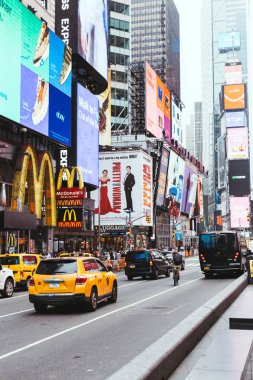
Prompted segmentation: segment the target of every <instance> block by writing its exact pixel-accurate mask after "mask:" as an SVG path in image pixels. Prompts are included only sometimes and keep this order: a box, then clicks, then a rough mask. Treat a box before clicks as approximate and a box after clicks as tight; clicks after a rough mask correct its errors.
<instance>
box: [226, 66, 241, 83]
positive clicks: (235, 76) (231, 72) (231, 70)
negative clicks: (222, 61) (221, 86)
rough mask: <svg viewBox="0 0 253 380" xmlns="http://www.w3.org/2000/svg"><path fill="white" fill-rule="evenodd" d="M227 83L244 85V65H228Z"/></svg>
mask: <svg viewBox="0 0 253 380" xmlns="http://www.w3.org/2000/svg"><path fill="white" fill-rule="evenodd" d="M225 81H226V84H240V83H242V65H226V66H225Z"/></svg>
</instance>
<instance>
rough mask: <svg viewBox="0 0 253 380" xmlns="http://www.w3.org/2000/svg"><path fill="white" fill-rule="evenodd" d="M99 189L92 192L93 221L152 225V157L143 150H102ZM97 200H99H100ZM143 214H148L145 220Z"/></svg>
mask: <svg viewBox="0 0 253 380" xmlns="http://www.w3.org/2000/svg"><path fill="white" fill-rule="evenodd" d="M99 173H100V178H99V182H100V184H99V186H100V187H99V190H96V191H95V192H94V199H95V207H96V208H95V224H96V225H98V214H100V225H124V226H126V225H127V223H128V221H129V218H130V213H129V212H128V211H129V210H131V223H132V225H133V226H152V225H153V174H152V158H151V157H150V156H149V155H147V154H146V153H144V152H142V151H130V152H125V151H124V152H119V151H113V152H102V153H100V157H99ZM99 200H100V201H99ZM146 215H148V216H150V220H148V221H147V219H148V218H146Z"/></svg>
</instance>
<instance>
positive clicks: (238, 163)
mask: <svg viewBox="0 0 253 380" xmlns="http://www.w3.org/2000/svg"><path fill="white" fill-rule="evenodd" d="M228 179H229V195H233V196H237V197H240V196H244V195H249V191H250V185H249V184H250V182H249V160H230V161H229V165H228Z"/></svg>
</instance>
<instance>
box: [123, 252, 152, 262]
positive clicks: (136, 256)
mask: <svg viewBox="0 0 253 380" xmlns="http://www.w3.org/2000/svg"><path fill="white" fill-rule="evenodd" d="M149 260H150V254H149V252H148V251H128V252H127V254H126V262H134V261H138V262H147V261H149Z"/></svg>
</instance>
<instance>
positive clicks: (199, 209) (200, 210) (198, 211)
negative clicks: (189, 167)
mask: <svg viewBox="0 0 253 380" xmlns="http://www.w3.org/2000/svg"><path fill="white" fill-rule="evenodd" d="M194 213H195V215H204V205H203V178H202V177H201V175H199V174H197V193H196V203H195V211H194Z"/></svg>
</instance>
